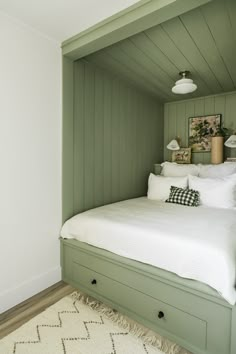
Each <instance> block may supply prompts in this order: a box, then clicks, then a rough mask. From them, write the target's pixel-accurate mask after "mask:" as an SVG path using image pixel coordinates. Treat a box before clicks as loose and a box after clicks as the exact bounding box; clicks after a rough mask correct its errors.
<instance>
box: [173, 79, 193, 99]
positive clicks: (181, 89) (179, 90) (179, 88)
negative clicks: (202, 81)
mask: <svg viewBox="0 0 236 354" xmlns="http://www.w3.org/2000/svg"><path fill="white" fill-rule="evenodd" d="M196 89H197V85H195V84H194V83H193V80H191V79H186V77H184V78H183V79H180V80H178V81H176V83H175V86H173V87H172V92H174V93H176V94H180V95H184V94H186V93H190V92H194V91H195V90H196Z"/></svg>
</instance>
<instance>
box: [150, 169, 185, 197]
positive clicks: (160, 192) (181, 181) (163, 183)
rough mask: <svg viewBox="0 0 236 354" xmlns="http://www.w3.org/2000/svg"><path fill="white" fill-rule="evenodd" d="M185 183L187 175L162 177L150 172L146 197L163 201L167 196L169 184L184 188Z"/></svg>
mask: <svg viewBox="0 0 236 354" xmlns="http://www.w3.org/2000/svg"><path fill="white" fill-rule="evenodd" d="M187 185H188V177H163V176H155V175H154V174H153V173H150V176H149V179H148V193H147V197H148V199H152V200H163V201H165V200H166V199H168V198H169V194H170V187H171V186H174V187H180V188H186V187H187Z"/></svg>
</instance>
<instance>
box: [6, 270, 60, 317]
mask: <svg viewBox="0 0 236 354" xmlns="http://www.w3.org/2000/svg"><path fill="white" fill-rule="evenodd" d="M60 280H61V267H55V268H53V269H51V270H49V271H48V272H46V273H43V274H40V275H38V276H35V277H34V278H31V279H29V280H27V281H25V282H24V283H22V284H20V285H19V286H17V287H15V288H11V289H7V290H5V291H3V292H2V293H0V313H2V312H4V311H7V310H8V309H10V308H11V307H13V306H16V305H17V304H19V303H21V302H22V301H24V300H26V299H28V298H30V297H31V296H33V295H35V294H37V293H39V292H40V291H42V290H44V289H46V288H48V287H49V286H51V285H53V284H55V283H57V282H59V281H60Z"/></svg>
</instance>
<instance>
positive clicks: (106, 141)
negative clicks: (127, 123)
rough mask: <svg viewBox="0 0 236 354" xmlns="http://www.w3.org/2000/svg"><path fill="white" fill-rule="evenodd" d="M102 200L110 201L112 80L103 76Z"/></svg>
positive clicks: (107, 202) (105, 202)
mask: <svg viewBox="0 0 236 354" xmlns="http://www.w3.org/2000/svg"><path fill="white" fill-rule="evenodd" d="M103 105H104V106H103V122H104V124H103V202H104V204H109V203H111V201H112V192H111V191H112V151H111V141H112V136H111V127H112V114H111V113H112V81H111V80H110V79H109V78H108V77H106V76H104V90H103Z"/></svg>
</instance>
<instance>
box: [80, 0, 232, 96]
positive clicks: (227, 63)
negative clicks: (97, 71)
mask: <svg viewBox="0 0 236 354" xmlns="http://www.w3.org/2000/svg"><path fill="white" fill-rule="evenodd" d="M86 60H87V61H88V62H89V61H91V62H93V63H95V64H97V65H98V66H101V67H102V68H105V69H106V70H108V71H109V72H110V73H112V74H113V75H114V76H119V77H122V78H123V79H125V80H127V81H129V82H130V83H131V84H132V85H135V86H137V87H138V88H139V89H140V88H141V89H143V90H145V91H146V92H148V93H149V94H151V95H154V96H156V97H157V98H158V99H159V100H160V101H161V102H169V101H175V100H182V99H183V98H184V99H185V98H196V97H201V96H207V95H211V94H218V93H223V92H228V91H233V90H235V89H236V65H235V62H236V0H225V1H224V0H213V1H211V2H210V3H208V4H206V5H203V6H200V7H199V8H197V9H194V10H192V11H189V12H186V13H185V14H183V15H181V16H178V17H176V18H173V19H171V20H169V21H166V22H164V23H162V24H160V25H157V26H155V27H152V28H150V29H147V30H145V31H143V32H140V33H138V34H136V35H134V36H131V37H130V38H128V39H125V40H122V41H120V42H118V43H116V44H113V45H112V46H110V47H107V48H105V49H102V50H100V51H98V52H96V53H93V54H91V55H88V56H87V57H86ZM182 70H189V71H190V72H191V78H192V79H193V80H194V82H195V83H196V84H197V85H198V89H197V91H195V92H194V93H192V94H188V95H185V96H182V95H175V94H173V93H172V92H171V88H172V86H173V85H174V82H175V81H176V80H178V79H179V75H178V73H179V71H182Z"/></svg>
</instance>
